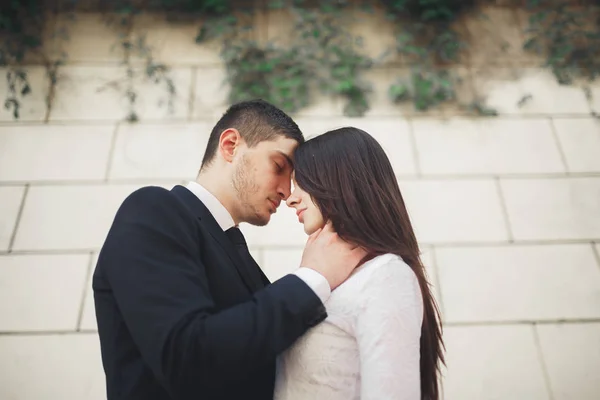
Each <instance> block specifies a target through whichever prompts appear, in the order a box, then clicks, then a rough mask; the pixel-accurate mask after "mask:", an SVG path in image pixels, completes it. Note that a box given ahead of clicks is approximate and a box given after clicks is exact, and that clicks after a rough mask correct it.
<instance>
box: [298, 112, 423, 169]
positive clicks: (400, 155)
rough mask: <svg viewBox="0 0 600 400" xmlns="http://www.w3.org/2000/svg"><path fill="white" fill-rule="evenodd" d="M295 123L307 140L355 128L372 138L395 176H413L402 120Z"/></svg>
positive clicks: (410, 147)
mask: <svg viewBox="0 0 600 400" xmlns="http://www.w3.org/2000/svg"><path fill="white" fill-rule="evenodd" d="M296 123H297V124H298V126H299V127H300V129H301V130H302V132H303V134H304V137H305V138H306V139H307V140H308V139H310V138H312V137H315V136H318V135H320V134H323V133H325V132H327V131H330V130H333V129H338V128H343V127H355V128H358V129H362V130H364V131H365V132H367V133H368V134H370V135H371V136H373V137H374V138H375V140H377V141H378V142H379V144H380V145H381V147H383V150H384V151H385V152H386V154H387V156H388V158H389V159H390V162H391V164H392V168H394V172H395V173H396V174H397V175H414V174H416V165H415V157H414V151H413V145H412V142H411V138H410V125H409V122H408V121H407V120H405V119H401V118H394V117H389V118H388V117H380V118H374V117H363V118H345V117H341V118H319V117H307V118H298V119H297V120H296Z"/></svg>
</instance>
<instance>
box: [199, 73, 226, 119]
mask: <svg viewBox="0 0 600 400" xmlns="http://www.w3.org/2000/svg"><path fill="white" fill-rule="evenodd" d="M195 74H196V75H195V86H194V92H193V93H194V94H193V100H192V101H193V114H192V116H193V118H204V119H207V118H210V120H211V121H214V123H216V122H217V120H218V119H219V118H220V117H221V115H222V114H223V113H224V112H225V111H226V110H227V107H228V106H229V91H230V85H229V81H228V79H227V74H226V71H225V69H224V68H221V67H206V68H200V69H197V70H196V72H195Z"/></svg>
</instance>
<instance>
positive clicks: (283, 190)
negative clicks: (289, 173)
mask: <svg viewBox="0 0 600 400" xmlns="http://www.w3.org/2000/svg"><path fill="white" fill-rule="evenodd" d="M291 194H292V192H291V183H290V182H283V183H282V184H281V185H280V186H279V195H280V196H281V198H282V199H284V200H286V199H288V198H289V197H290V196H291Z"/></svg>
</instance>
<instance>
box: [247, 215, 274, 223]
mask: <svg viewBox="0 0 600 400" xmlns="http://www.w3.org/2000/svg"><path fill="white" fill-rule="evenodd" d="M270 221H271V214H270V213H267V214H262V215H261V214H254V216H253V218H252V219H251V220H249V221H248V223H249V224H250V225H254V226H265V225H267V224H268V223H269V222H270Z"/></svg>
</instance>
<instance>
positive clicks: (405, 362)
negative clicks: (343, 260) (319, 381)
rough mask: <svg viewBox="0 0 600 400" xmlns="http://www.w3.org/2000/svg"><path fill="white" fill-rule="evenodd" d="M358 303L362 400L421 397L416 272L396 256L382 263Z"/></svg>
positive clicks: (413, 399)
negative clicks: (359, 304)
mask: <svg viewBox="0 0 600 400" xmlns="http://www.w3.org/2000/svg"><path fill="white" fill-rule="evenodd" d="M360 303H361V307H360V310H359V313H358V315H357V317H356V326H355V329H356V330H355V332H356V339H357V342H358V348H359V353H360V365H361V371H360V373H361V396H360V398H361V400H371V399H373V400H375V399H377V400H380V399H389V400H396V399H401V400H420V398H421V395H420V393H421V390H420V369H419V358H420V354H419V353H420V348H419V340H420V336H421V323H422V315H423V311H422V310H423V307H422V300H421V292H420V289H419V284H418V282H417V279H416V277H415V275H414V273H413V272H412V270H410V268H409V267H408V266H407V265H406V264H404V263H403V262H402V261H400V260H398V259H394V260H392V261H389V262H387V263H386V264H384V265H381V266H379V267H378V268H376V269H375V270H373V271H371V275H370V276H369V278H368V279H367V280H366V281H365V284H364V286H363V288H362V290H361V293H360Z"/></svg>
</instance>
